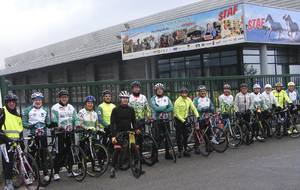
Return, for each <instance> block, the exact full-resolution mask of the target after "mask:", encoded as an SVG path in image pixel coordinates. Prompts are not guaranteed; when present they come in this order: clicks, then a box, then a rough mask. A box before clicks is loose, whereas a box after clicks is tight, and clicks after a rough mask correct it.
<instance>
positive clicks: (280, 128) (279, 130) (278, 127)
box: [266, 107, 286, 139]
mask: <svg viewBox="0 0 300 190" xmlns="http://www.w3.org/2000/svg"><path fill="white" fill-rule="evenodd" d="M270 110H271V112H270V113H269V114H268V115H267V119H266V121H267V122H268V123H269V127H270V133H269V136H271V137H275V138H277V139H280V138H282V137H283V136H284V125H283V123H284V118H281V116H280V113H285V112H286V110H281V108H280V107H279V108H273V109H270Z"/></svg>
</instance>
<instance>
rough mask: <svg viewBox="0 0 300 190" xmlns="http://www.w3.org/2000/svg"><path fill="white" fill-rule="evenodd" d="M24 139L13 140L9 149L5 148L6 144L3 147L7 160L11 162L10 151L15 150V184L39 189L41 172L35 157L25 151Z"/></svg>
mask: <svg viewBox="0 0 300 190" xmlns="http://www.w3.org/2000/svg"><path fill="white" fill-rule="evenodd" d="M22 141H23V140H16V141H12V142H10V143H9V144H8V146H10V148H9V150H7V151H6V150H4V149H6V148H3V147H5V145H4V146H3V147H1V150H2V154H3V155H4V158H5V160H3V162H5V161H6V162H9V158H8V154H7V153H8V152H13V155H14V156H13V159H14V164H13V178H12V179H13V184H15V185H17V186H21V185H24V186H25V187H26V189H28V190H29V189H39V187H40V173H39V168H38V166H37V163H36V161H35V160H34V158H33V157H32V156H31V155H30V154H29V153H27V152H23V151H22V148H21V145H20V142H22Z"/></svg>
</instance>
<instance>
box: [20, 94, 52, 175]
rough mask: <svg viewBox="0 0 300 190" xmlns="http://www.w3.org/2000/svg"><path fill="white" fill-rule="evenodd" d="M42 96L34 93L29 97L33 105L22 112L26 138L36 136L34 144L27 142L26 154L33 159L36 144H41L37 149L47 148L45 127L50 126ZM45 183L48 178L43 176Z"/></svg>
mask: <svg viewBox="0 0 300 190" xmlns="http://www.w3.org/2000/svg"><path fill="white" fill-rule="evenodd" d="M43 98H44V96H43V94H42V93H40V92H34V93H33V94H32V95H31V99H32V102H33V104H32V105H31V106H29V107H27V108H26V109H25V110H24V113H23V116H22V123H23V127H24V128H26V129H27V135H28V136H35V135H38V136H36V138H35V144H33V145H31V146H30V144H31V143H32V142H31V141H28V152H29V153H30V154H31V155H32V156H33V158H34V157H35V156H34V155H35V153H36V146H35V145H36V144H39V141H40V142H41V146H42V147H39V148H47V145H48V144H47V126H49V125H50V119H49V116H48V110H47V109H46V108H45V107H44V106H42V100H43ZM44 180H45V181H49V180H50V176H48V175H45V176H44Z"/></svg>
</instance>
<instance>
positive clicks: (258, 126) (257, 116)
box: [250, 110, 270, 142]
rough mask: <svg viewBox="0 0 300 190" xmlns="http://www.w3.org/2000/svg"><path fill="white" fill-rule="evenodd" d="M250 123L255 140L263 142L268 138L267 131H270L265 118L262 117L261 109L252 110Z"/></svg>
mask: <svg viewBox="0 0 300 190" xmlns="http://www.w3.org/2000/svg"><path fill="white" fill-rule="evenodd" d="M250 125H251V126H252V129H253V133H254V136H255V138H256V140H258V141H259V142H265V141H267V140H268V139H269V137H268V131H270V126H269V123H268V122H267V121H266V120H265V119H262V113H261V110H256V111H254V118H252V122H251V124H250Z"/></svg>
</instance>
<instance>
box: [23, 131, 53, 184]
mask: <svg viewBox="0 0 300 190" xmlns="http://www.w3.org/2000/svg"><path fill="white" fill-rule="evenodd" d="M39 131H40V130H38V129H37V132H36V133H35V136H29V137H27V138H24V139H28V140H30V141H31V143H30V144H29V145H28V152H30V149H31V148H33V146H35V145H36V147H35V149H36V152H35V154H34V158H35V160H36V163H37V166H38V168H39V171H40V177H42V178H41V179H40V183H41V186H42V187H47V186H48V185H49V184H50V182H51V179H52V176H53V160H52V156H51V154H50V152H49V150H48V149H47V148H42V145H41V137H42V136H40V135H41V134H40V133H38V132H39ZM36 140H38V142H39V143H38V144H36Z"/></svg>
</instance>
